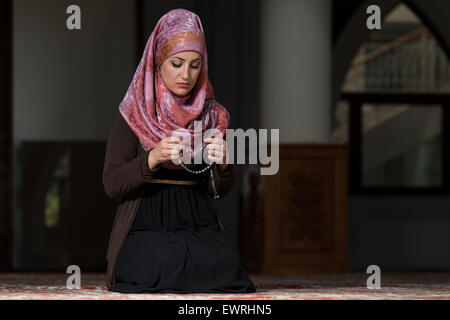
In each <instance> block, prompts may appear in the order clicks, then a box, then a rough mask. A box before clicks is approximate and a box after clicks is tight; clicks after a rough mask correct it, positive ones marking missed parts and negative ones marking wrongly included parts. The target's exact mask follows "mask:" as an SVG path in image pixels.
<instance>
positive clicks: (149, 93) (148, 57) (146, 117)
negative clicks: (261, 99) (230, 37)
mask: <svg viewBox="0 0 450 320" xmlns="http://www.w3.org/2000/svg"><path fill="white" fill-rule="evenodd" d="M181 51H196V52H198V53H199V54H201V55H202V58H203V59H202V69H201V72H200V75H199V77H198V80H197V83H196V85H195V86H194V87H193V88H192V90H191V91H190V92H189V94H188V95H186V96H184V97H178V96H176V95H175V94H173V93H172V92H171V91H170V90H169V89H168V88H167V87H166V86H165V85H164V82H163V80H162V78H161V75H160V73H159V67H160V66H161V64H162V63H163V62H164V60H165V59H166V58H168V57H170V56H171V55H173V54H176V53H178V52H181ZM119 110H120V113H121V114H122V116H123V118H124V119H125V121H126V122H127V123H128V125H129V126H130V128H131V129H132V130H133V132H134V133H135V134H136V136H137V137H138V139H139V141H140V143H141V145H142V147H143V149H144V150H145V151H148V150H149V149H151V148H153V147H155V146H156V145H157V144H158V142H159V141H160V140H161V139H163V138H166V137H169V136H171V135H172V132H174V131H175V130H178V129H183V130H184V131H185V132H189V134H190V135H191V136H190V138H189V140H188V141H192V147H193V141H194V137H193V135H194V120H197V121H202V134H203V132H204V131H205V130H207V129H212V128H215V129H217V130H218V131H219V132H220V133H221V134H222V136H224V135H225V132H226V129H227V128H228V125H229V122H230V115H229V113H228V111H227V110H226V109H225V107H223V106H222V105H221V104H219V103H218V102H217V101H216V100H215V97H214V91H213V88H212V85H211V83H210V81H209V78H208V57H207V53H206V43H205V38H204V33H203V26H202V23H201V21H200V18H199V17H198V16H197V15H196V14H195V13H193V12H190V11H188V10H184V9H175V10H172V11H169V12H168V13H166V14H165V15H164V16H162V17H161V19H160V20H159V21H158V23H157V24H156V27H155V29H154V30H153V32H152V34H151V35H150V38H149V39H148V42H147V45H146V46H145V50H144V54H143V56H142V59H141V61H140V63H139V65H138V67H137V70H136V72H135V74H134V77H133V80H132V82H131V84H130V86H129V88H128V90H127V92H126V95H125V98H124V99H123V101H122V102H121V103H120V105H119ZM191 138H192V139H191ZM184 141H186V140H184ZM196 147H197V146H196ZM164 166H165V167H167V168H172V169H179V168H181V166H179V165H175V164H173V163H172V162H169V163H166V164H164Z"/></svg>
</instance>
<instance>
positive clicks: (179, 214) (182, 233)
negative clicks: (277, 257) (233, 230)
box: [110, 167, 255, 293]
mask: <svg viewBox="0 0 450 320" xmlns="http://www.w3.org/2000/svg"><path fill="white" fill-rule="evenodd" d="M204 174H208V171H206V172H205V173H204ZM199 176H201V175H193V174H191V173H189V172H187V171H185V170H169V169H166V168H164V167H161V168H160V169H159V170H158V171H157V172H156V173H155V174H154V176H153V178H154V179H173V180H197V179H199ZM144 188H145V193H144V198H143V199H142V201H141V204H140V206H139V209H138V212H137V214H136V217H135V219H134V221H133V224H132V226H131V228H130V230H129V232H128V234H127V237H126V238H125V240H124V243H123V245H122V248H121V250H120V252H119V255H118V257H117V260H116V265H115V269H114V272H115V279H116V281H115V285H114V286H112V287H111V289H110V290H111V291H115V292H122V293H145V292H147V293H150V292H166V293H220V292H222V293H245V292H255V288H254V286H253V283H252V281H251V280H250V279H249V278H248V275H247V273H246V271H245V269H244V266H243V263H242V260H241V256H240V253H239V251H238V249H237V248H236V247H235V245H234V244H233V242H232V241H231V239H230V238H229V237H228V235H227V234H226V233H225V232H224V231H223V230H222V229H221V228H220V225H219V222H218V220H217V217H216V215H215V211H214V208H213V206H212V204H211V202H210V201H213V200H212V199H211V197H210V196H209V195H208V193H207V191H206V187H205V185H204V184H197V185H176V184H161V183H158V184H156V183H148V184H146V185H145V187H144Z"/></svg>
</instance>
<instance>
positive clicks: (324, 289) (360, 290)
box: [0, 273, 450, 300]
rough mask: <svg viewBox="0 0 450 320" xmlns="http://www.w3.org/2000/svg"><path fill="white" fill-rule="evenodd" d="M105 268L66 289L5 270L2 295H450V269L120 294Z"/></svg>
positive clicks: (62, 281)
mask: <svg viewBox="0 0 450 320" xmlns="http://www.w3.org/2000/svg"><path fill="white" fill-rule="evenodd" d="M103 276H104V275H103V274H92V273H91V274H83V273H82V274H81V289H79V290H77V289H73V290H70V289H67V288H66V279H67V278H68V277H69V274H64V273H62V274H48V273H47V274H36V273H14V274H12V273H3V274H0V299H1V300H10V299H26V300H33V299H38V300H42V299H50V300H136V299H137V300H166V299H170V300H175V299H187V300H197V299H201V300H208V299H219V300H241V299H242V300H266V299H269V300H349V299H351V300H361V299H362V300H382V299H384V300H386V299H387V300H429V299H436V300H450V273H389V274H388V273H382V274H381V289H374V290H369V289H367V287H366V280H367V278H368V277H369V275H368V274H365V273H347V274H326V275H308V276H263V275H252V274H250V275H249V276H250V278H251V279H252V280H253V283H254V284H255V287H256V290H257V292H256V293H251V294H211V293H209V294H121V293H115V292H109V291H108V290H107V288H106V287H105V285H104V282H103Z"/></svg>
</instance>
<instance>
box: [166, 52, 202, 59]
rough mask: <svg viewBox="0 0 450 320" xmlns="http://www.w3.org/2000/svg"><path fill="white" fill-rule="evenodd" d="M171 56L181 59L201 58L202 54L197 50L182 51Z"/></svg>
mask: <svg viewBox="0 0 450 320" xmlns="http://www.w3.org/2000/svg"><path fill="white" fill-rule="evenodd" d="M169 58H178V59H180V60H201V59H202V55H201V54H200V53H198V52H197V51H181V52H177V53H175V54H173V55H171V56H170V57H169Z"/></svg>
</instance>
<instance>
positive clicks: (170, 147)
mask: <svg viewBox="0 0 450 320" xmlns="http://www.w3.org/2000/svg"><path fill="white" fill-rule="evenodd" d="M182 147H183V146H182V144H181V143H180V140H179V139H178V138H177V137H172V136H170V137H167V138H164V139H161V140H160V141H159V143H158V144H157V145H156V146H155V147H154V148H153V149H152V150H151V151H150V152H149V154H148V166H149V168H150V169H153V168H155V167H157V166H159V165H160V164H163V163H165V162H168V161H171V160H172V153H173V154H176V155H179V154H180V151H181V150H182Z"/></svg>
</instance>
